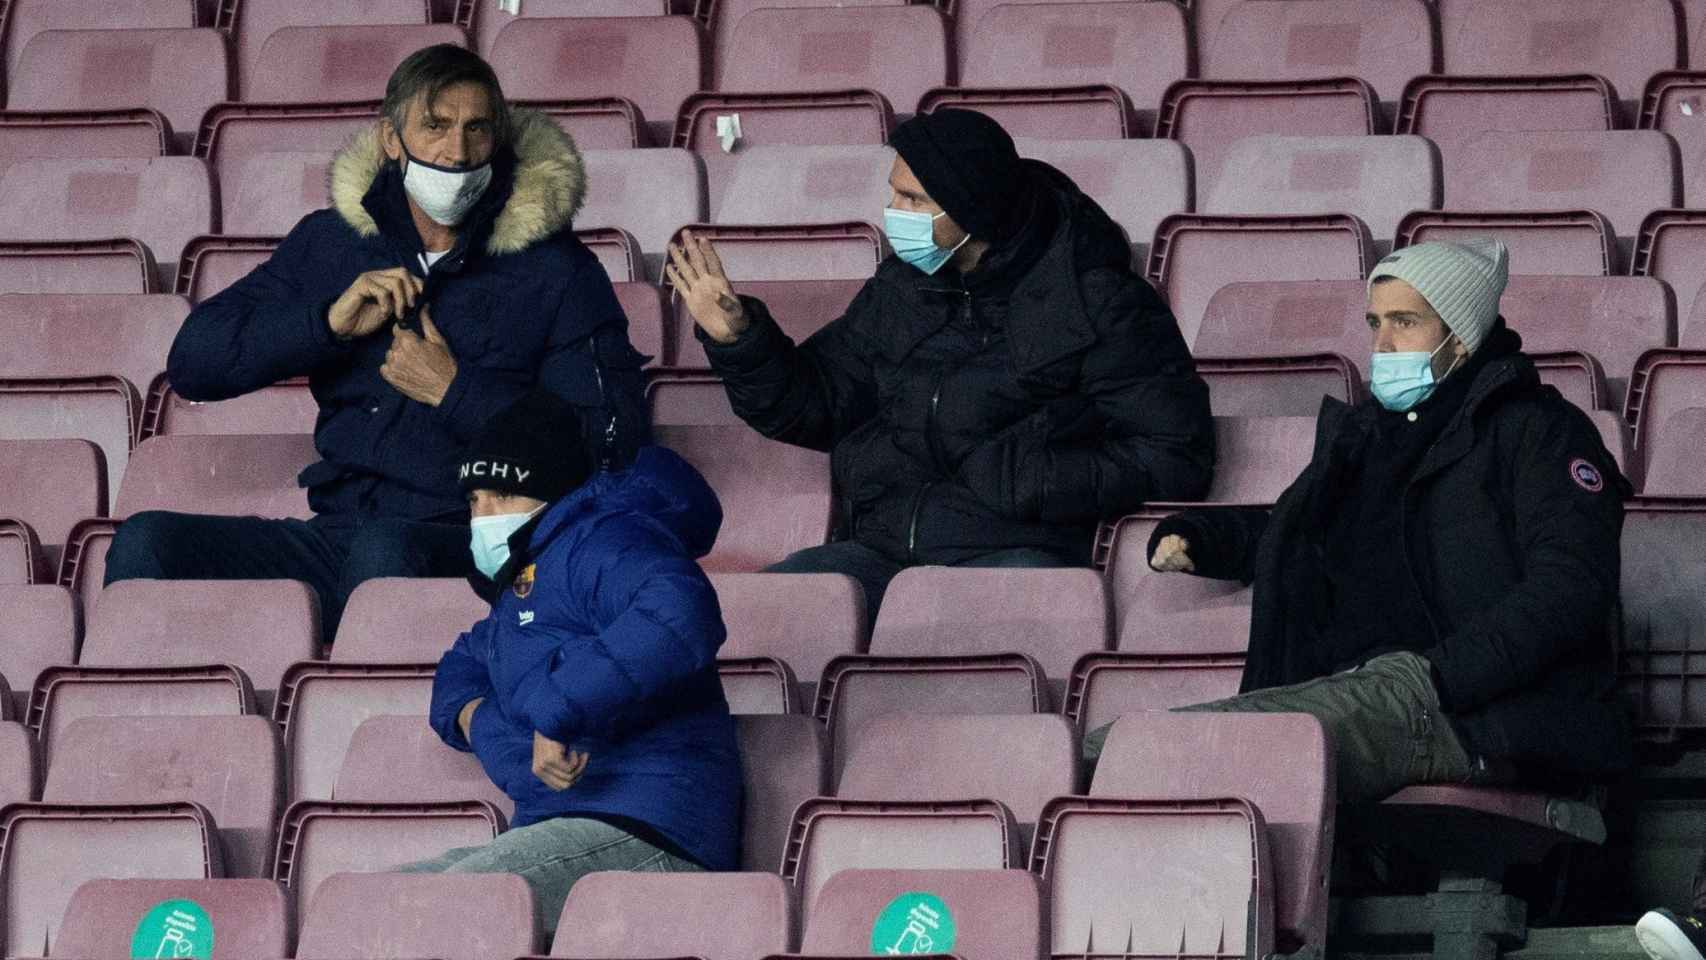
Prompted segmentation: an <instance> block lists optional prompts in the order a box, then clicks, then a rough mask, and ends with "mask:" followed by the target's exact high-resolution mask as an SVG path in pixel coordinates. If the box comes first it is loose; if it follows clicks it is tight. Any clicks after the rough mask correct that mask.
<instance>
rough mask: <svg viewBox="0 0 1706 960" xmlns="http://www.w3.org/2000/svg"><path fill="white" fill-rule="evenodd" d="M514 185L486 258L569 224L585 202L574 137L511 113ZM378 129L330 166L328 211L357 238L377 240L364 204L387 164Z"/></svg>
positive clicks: (527, 114)
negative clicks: (357, 236) (338, 217)
mask: <svg viewBox="0 0 1706 960" xmlns="http://www.w3.org/2000/svg"><path fill="white" fill-rule="evenodd" d="M510 118H511V123H512V124H513V125H514V129H515V137H514V139H513V140H512V141H511V147H512V149H513V150H514V152H515V157H516V161H515V185H514V186H513V187H512V188H511V190H510V194H509V199H508V200H507V201H505V203H504V206H503V210H502V211H500V212H499V213H498V215H497V218H496V219H495V220H493V222H492V232H491V236H490V237H489V238H488V239H487V240H486V252H487V253H490V254H493V255H500V254H506V253H519V252H520V251H522V250H525V249H527V248H528V247H529V246H532V245H533V244H535V243H538V242H539V241H540V240H543V239H545V238H546V237H548V236H550V235H551V234H553V233H556V232H557V231H559V230H561V229H563V228H564V227H566V226H568V225H569V224H570V223H572V222H573V221H574V218H575V214H576V213H579V212H580V208H581V203H582V201H584V200H585V199H586V166H585V164H584V162H583V161H582V160H581V154H580V149H579V148H577V147H576V146H575V141H574V138H573V137H570V136H569V134H568V133H567V132H565V131H564V130H563V128H562V127H559V126H558V125H557V123H556V121H554V120H552V119H551V118H550V117H548V116H546V115H545V114H543V113H540V112H538V111H536V110H528V109H525V108H512V109H511V111H510ZM388 160H389V158H387V157H386V156H385V149H384V146H383V145H382V144H381V142H380V137H379V124H378V123H375V124H374V125H373V126H371V127H369V128H367V129H366V130H363V131H362V132H360V133H358V134H356V135H355V136H354V137H352V138H351V139H350V142H349V143H348V144H346V145H345V146H344V148H343V149H342V150H339V151H338V154H337V156H336V157H335V158H333V160H332V167H331V172H330V180H331V193H332V208H333V209H334V210H336V211H337V212H338V215H339V216H341V217H343V219H344V222H345V223H348V224H349V225H350V227H351V228H353V229H354V230H355V232H356V233H358V234H360V235H361V236H363V237H372V236H376V235H377V234H378V233H379V224H378V223H376V222H375V221H374V219H373V215H372V214H370V213H368V211H367V208H366V207H365V206H364V205H363V202H362V201H363V199H364V198H365V197H366V196H367V192H368V190H369V189H370V188H371V187H372V186H373V181H374V179H375V178H376V177H378V176H379V171H380V170H381V168H383V167H384V165H385V164H386V163H387V162H388Z"/></svg>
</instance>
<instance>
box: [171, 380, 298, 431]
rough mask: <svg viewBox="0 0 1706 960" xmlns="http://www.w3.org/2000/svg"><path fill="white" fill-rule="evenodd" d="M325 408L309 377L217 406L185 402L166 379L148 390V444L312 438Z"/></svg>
mask: <svg viewBox="0 0 1706 960" xmlns="http://www.w3.org/2000/svg"><path fill="white" fill-rule="evenodd" d="M319 412H320V405H319V403H318V402H317V401H316V400H315V399H314V394H313V393H312V391H311V390H310V389H309V386H308V381H307V380H306V379H304V378H300V377H293V378H291V379H289V380H284V381H281V382H279V383H275V384H273V385H272V386H270V387H262V388H261V389H259V390H256V391H255V392H253V393H246V394H244V395H243V396H241V397H233V398H232V399H230V400H221V401H219V402H218V403H197V402H195V401H193V400H185V399H184V398H183V397H180V396H178V394H177V391H175V390H173V389H172V385H171V383H170V382H169V381H168V380H166V378H165V377H164V376H163V375H162V376H161V377H159V378H157V379H156V380H155V381H154V386H153V387H151V388H150V389H149V391H148V397H147V398H146V402H145V405H144V411H143V420H142V435H143V439H145V440H146V439H148V438H149V437H157V436H161V435H185V434H195V435H215V436H229V435H241V434H283V433H299V434H308V433H312V432H313V431H314V421H315V418H316V417H317V416H318V415H319Z"/></svg>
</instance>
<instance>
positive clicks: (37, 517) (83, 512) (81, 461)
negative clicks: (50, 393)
mask: <svg viewBox="0 0 1706 960" xmlns="http://www.w3.org/2000/svg"><path fill="white" fill-rule="evenodd" d="M106 513H107V463H106V459H105V458H104V457H102V456H101V448H100V447H97V446H95V445H94V444H93V443H90V442H89V441H87V440H0V517H10V518H11V519H14V520H20V521H22V522H24V523H27V524H29V525H30V528H31V529H32V530H34V531H35V533H36V539H37V540H38V541H39V542H40V543H41V545H42V561H43V567H42V568H41V569H40V570H38V571H37V573H38V575H39V577H38V578H39V579H43V580H48V579H52V577H51V574H49V572H48V571H50V570H54V569H57V568H58V566H59V555H60V552H61V550H62V549H63V547H64V544H65V535H66V534H67V533H69V532H70V530H71V527H72V525H73V524H75V523H76V522H77V521H78V520H81V519H82V518H84V517H103V516H106ZM24 679H25V680H26V681H27V679H28V678H24Z"/></svg>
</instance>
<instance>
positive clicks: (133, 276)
mask: <svg viewBox="0 0 1706 960" xmlns="http://www.w3.org/2000/svg"><path fill="white" fill-rule="evenodd" d="M3 126H4V121H0V127H3ZM0 136H3V135H0ZM159 288H160V278H159V275H158V271H157V267H156V266H155V263H154V255H153V254H152V253H150V252H149V250H148V248H147V247H145V246H143V245H142V242H141V241H139V240H131V239H114V240H36V241H21V242H0V293H154V292H155V291H157V290H158V289H159Z"/></svg>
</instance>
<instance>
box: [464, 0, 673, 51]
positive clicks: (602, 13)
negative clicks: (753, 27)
mask: <svg viewBox="0 0 1706 960" xmlns="http://www.w3.org/2000/svg"><path fill="white" fill-rule="evenodd" d="M465 6H466V7H471V8H472V11H471V14H472V15H471V16H470V17H469V20H470V21H471V22H470V23H469V24H465V26H472V28H473V30H474V40H475V46H476V48H477V49H478V50H479V51H480V53H481V55H483V56H486V57H487V58H488V59H490V57H491V53H492V45H493V44H494V43H495V42H496V41H497V38H498V36H499V35H501V34H502V33H503V31H504V29H505V28H506V27H508V26H509V25H510V24H511V23H514V22H515V21H517V20H520V19H523V18H526V17H541V18H560V17H659V16H663V15H664V14H667V13H669V12H670V10H669V4H668V2H667V0H529V2H528V3H527V4H525V5H524V7H523V9H522V10H521V12H520V13H511V12H510V11H508V10H504V9H503V8H502V7H500V6H499V5H498V3H497V2H496V0H475V2H474V3H470V4H466V5H465Z"/></svg>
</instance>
